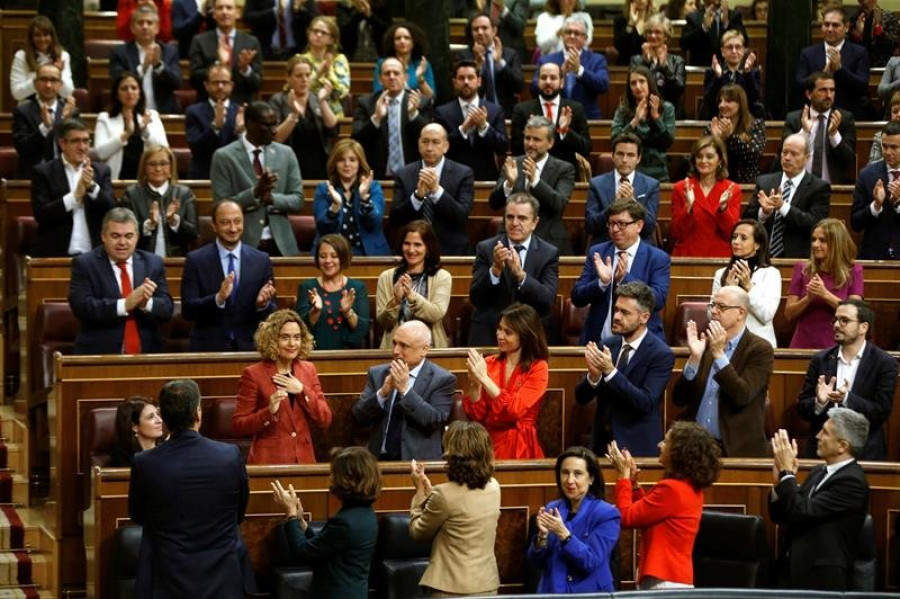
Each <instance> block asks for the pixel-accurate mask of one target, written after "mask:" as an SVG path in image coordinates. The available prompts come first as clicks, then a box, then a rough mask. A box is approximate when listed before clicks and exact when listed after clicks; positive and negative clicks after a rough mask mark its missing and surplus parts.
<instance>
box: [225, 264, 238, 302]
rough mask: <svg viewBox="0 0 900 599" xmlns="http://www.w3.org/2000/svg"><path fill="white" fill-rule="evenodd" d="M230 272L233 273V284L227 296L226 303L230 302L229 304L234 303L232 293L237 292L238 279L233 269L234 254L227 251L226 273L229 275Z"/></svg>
mask: <svg viewBox="0 0 900 599" xmlns="http://www.w3.org/2000/svg"><path fill="white" fill-rule="evenodd" d="M232 273H234V284H233V285H232V287H231V295H229V296H228V303H231V304H233V303H234V294H235V293H236V292H237V286H238V279H237V273H236V272H235V271H234V254H232V253H231V252H228V273H227V274H229V275H230V274H232Z"/></svg>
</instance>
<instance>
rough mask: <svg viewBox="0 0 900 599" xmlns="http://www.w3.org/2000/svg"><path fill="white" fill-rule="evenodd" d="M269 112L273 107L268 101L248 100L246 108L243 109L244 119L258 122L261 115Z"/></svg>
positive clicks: (272, 110)
mask: <svg viewBox="0 0 900 599" xmlns="http://www.w3.org/2000/svg"><path fill="white" fill-rule="evenodd" d="M270 112H275V109H274V108H272V106H271V105H270V104H269V103H268V102H262V101H260V100H257V101H256V102H250V103H249V104H248V105H247V108H245V109H244V119H245V120H247V121H253V122H254V123H258V122H260V121H261V120H262V118H263V115H266V114H269V113H270Z"/></svg>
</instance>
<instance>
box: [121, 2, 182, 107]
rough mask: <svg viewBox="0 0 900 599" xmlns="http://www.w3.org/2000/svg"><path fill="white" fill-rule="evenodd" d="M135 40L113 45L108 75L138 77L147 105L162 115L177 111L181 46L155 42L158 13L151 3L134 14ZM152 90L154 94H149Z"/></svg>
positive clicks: (132, 17)
mask: <svg viewBox="0 0 900 599" xmlns="http://www.w3.org/2000/svg"><path fill="white" fill-rule="evenodd" d="M131 33H133V34H134V39H133V40H131V41H130V42H126V43H124V44H122V45H121V46H116V47H115V48H113V51H112V56H110V57H109V77H110V79H112V80H113V81H115V80H116V78H117V77H118V76H119V75H120V74H122V73H123V72H124V71H129V72H131V73H134V74H135V75H137V76H138V81H140V82H141V86H142V88H143V90H144V98H145V100H146V103H147V108H152V109H154V110H156V111H157V112H159V113H161V114H175V113H177V112H178V104H177V102H176V101H175V90H176V89H178V88H179V87H181V64H180V63H179V62H178V49H177V48H176V47H175V46H173V45H170V44H163V43H159V42H157V41H156V36H157V34H158V33H159V13H157V12H156V9H155V8H154V7H153V6H152V5H150V4H139V5H138V7H137V8H136V9H135V10H134V12H133V13H131ZM148 87H149V89H150V90H151V91H152V93H149V94H148V93H147V90H148Z"/></svg>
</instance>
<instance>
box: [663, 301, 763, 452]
mask: <svg viewBox="0 0 900 599" xmlns="http://www.w3.org/2000/svg"><path fill="white" fill-rule="evenodd" d="M749 307H750V298H749V296H748V295H747V292H746V291H744V290H743V289H741V288H740V287H735V286H731V285H728V286H725V287H722V288H721V289H719V291H717V292H716V294H715V295H714V296H713V297H712V301H711V302H710V304H709V319H710V322H709V328H708V329H707V330H706V332H705V333H703V332H698V331H697V323H695V322H694V321H693V320H691V321H689V322H688V323H687V344H688V349H689V350H690V356H689V357H688V360H687V362H686V363H685V365H684V370H683V371H682V373H681V376H680V377H678V381H677V382H676V383H675V389H674V391H673V393H672V400H673V401H674V402H675V405H676V406H686V407H685V410H684V412H682V413H681V415H679V417H678V418H679V420H691V421H694V422H696V423H697V424H699V425H700V426H702V427H703V428H705V429H706V430H707V431H709V433H710V434H711V435H712V436H713V437H715V439H716V440H717V441H718V442H719V443H720V444H721V446H722V450H723V456H726V457H730V458H753V457H763V456H766V455H768V451H769V444H768V442H767V441H766V433H765V430H764V424H765V410H766V394H767V393H768V390H769V378H770V377H771V376H772V370H773V368H774V366H775V350H774V349H773V348H772V345H771V344H770V343H769V342H768V341H766V340H765V339H763V338H762V337H758V336H756V335H754V334H753V333H751V332H750V331H749V330H747V327H746V320H747V311H748V310H749Z"/></svg>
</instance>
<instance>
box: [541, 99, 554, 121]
mask: <svg viewBox="0 0 900 599" xmlns="http://www.w3.org/2000/svg"><path fill="white" fill-rule="evenodd" d="M544 106H546V107H547V118H548V119H549V120H550V122H551V123H553V124H556V121H555V120H553V102H544Z"/></svg>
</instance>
